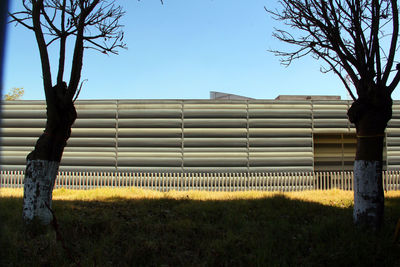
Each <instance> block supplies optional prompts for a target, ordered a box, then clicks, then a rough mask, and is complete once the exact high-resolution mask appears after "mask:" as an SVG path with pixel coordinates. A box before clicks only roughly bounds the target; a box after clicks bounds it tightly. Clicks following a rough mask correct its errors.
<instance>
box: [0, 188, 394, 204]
mask: <svg viewBox="0 0 400 267" xmlns="http://www.w3.org/2000/svg"><path fill="white" fill-rule="evenodd" d="M276 195H283V196H285V197H287V198H290V199H297V200H303V201H312V202H318V203H321V204H324V205H332V204H334V205H335V206H336V205H338V201H340V202H342V203H343V206H348V205H349V204H351V202H352V201H353V192H352V191H342V190H327V191H300V192H284V193H282V192H264V191H244V192H209V191H169V192H159V191H154V190H145V189H138V188H97V189H92V190H69V189H55V190H54V191H53V199H54V200H84V201H94V200H97V201H107V200H112V199H115V198H119V199H161V198H168V199H191V200H204V201H206V200H225V201H226V200H237V199H260V198H269V197H274V196H276ZM22 196H23V189H22V188H20V189H10V188H1V189H0V197H22ZM385 196H386V197H400V191H389V192H387V193H386V194H385ZM339 206H341V205H340V204H339Z"/></svg>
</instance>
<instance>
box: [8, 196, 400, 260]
mask: <svg viewBox="0 0 400 267" xmlns="http://www.w3.org/2000/svg"><path fill="white" fill-rule="evenodd" d="M0 194H1V195H0V196H1V198H0V223H1V224H0V225H1V227H2V229H1V233H0V234H1V242H2V244H0V245H1V249H0V253H1V255H0V265H1V266H74V262H73V261H72V260H71V259H70V258H68V257H67V253H66V251H65V250H64V249H63V248H62V246H61V244H60V242H57V241H56V237H55V234H54V232H53V231H51V230H49V231H47V232H46V233H45V234H42V235H38V236H36V237H34V238H30V239H26V238H25V234H24V228H23V224H22V221H21V205H22V198H21V196H22V190H7V189H1V190H0ZM352 205H353V202H352V193H351V192H344V191H309V192H299V193H285V194H272V193H262V192H243V193H240V192H239V193H219V192H214V193H207V192H196V191H192V192H169V193H160V192H154V191H146V190H138V189H120V190H117V189H101V190H90V191H70V190H55V192H54V202H53V209H54V211H55V213H56V216H57V219H58V222H59V224H60V231H61V233H62V235H63V238H64V239H65V243H66V244H67V247H68V249H69V250H70V251H71V252H72V253H73V257H74V258H75V259H76V261H78V262H79V263H81V265H82V266H245V265H247V266H338V265H342V266H400V245H399V244H398V243H397V244H394V243H393V234H394V227H395V225H396V222H397V219H398V218H399V217H400V192H395V193H390V194H389V195H387V196H386V203H385V208H386V210H385V212H386V213H385V225H384V228H383V229H382V230H381V232H379V233H378V234H375V233H371V232H368V231H365V230H363V229H358V228H355V227H354V226H353V225H352ZM36 255H39V257H37V256H36Z"/></svg>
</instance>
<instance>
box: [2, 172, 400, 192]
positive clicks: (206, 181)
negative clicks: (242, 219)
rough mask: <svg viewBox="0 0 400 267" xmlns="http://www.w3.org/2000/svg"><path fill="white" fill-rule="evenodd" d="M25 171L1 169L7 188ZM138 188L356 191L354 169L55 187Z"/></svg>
mask: <svg viewBox="0 0 400 267" xmlns="http://www.w3.org/2000/svg"><path fill="white" fill-rule="evenodd" d="M24 175H25V174H24V172H23V171H1V172H0V177H1V183H0V186H1V187H3V188H21V187H23V180H24ZM383 186H384V189H385V190H386V191H390V190H400V171H385V172H383ZM98 187H137V188H144V189H152V190H159V191H169V190H179V191H182V190H208V191H246V190H259V191H281V192H287V191H303V190H328V189H335V188H336V189H341V190H353V172H307V173H98V172H88V173H86V172H59V174H58V177H57V180H56V184H55V188H67V189H93V188H98Z"/></svg>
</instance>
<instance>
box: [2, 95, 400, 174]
mask: <svg viewBox="0 0 400 267" xmlns="http://www.w3.org/2000/svg"><path fill="white" fill-rule="evenodd" d="M350 104H351V102H350V101H344V100H342V101H316V100H307V101H283V100H86V101H85V100H84V101H82V100H81V101H77V102H76V109H77V112H78V118H77V120H76V122H75V124H74V126H73V129H72V135H71V138H70V139H69V141H68V145H67V147H66V148H65V152H64V155H63V159H62V162H61V166H60V170H64V171H110V172H114V171H120V172H248V171H250V172H281V171H282V172H284V171H292V172H293V171H295V172H301V171H313V170H314V167H315V166H314V165H315V160H317V159H318V161H320V162H324V161H332V160H333V161H335V160H336V159H332V153H331V148H330V145H329V143H331V142H336V141H334V140H333V139H332V140H333V141H332V140H331V139H330V138H329V137H328V135H329V134H347V133H352V134H354V133H355V130H354V127H352V125H350V123H349V122H348V120H347V116H346V112H347V109H348V108H349V106H350ZM45 108H46V107H45V103H44V101H24V100H22V101H6V102H3V121H2V123H3V124H2V133H1V136H2V145H1V159H2V167H1V168H2V170H23V169H24V168H25V158H26V155H27V154H28V153H29V152H30V151H31V150H32V149H33V147H34V144H35V142H36V140H37V138H38V137H39V135H40V134H41V133H42V132H43V129H44V126H45V117H46V116H45V115H46V114H45ZM387 133H388V134H387V135H388V136H387V157H388V159H387V164H388V169H393V168H398V167H399V166H400V105H399V103H398V102H396V103H395V105H394V114H393V119H392V121H391V122H390V124H389V127H388V130H387ZM317 135H318V138H316V136H317ZM324 135H327V137H326V138H324ZM321 140H322V141H321ZM324 140H325V141H324ZM326 140H330V141H326ZM314 142H322V143H321V144H320V146H319V147H320V148H321V149H320V148H319V150H318V153H317V154H315V153H314V146H315V144H314ZM324 142H325V143H324ZM349 142H350V143H351V142H353V143H354V141H349ZM349 151H350V150H349ZM349 151H347V152H346V151H345V152H342V155H344V154H346V157H347V158H349V159H350V160H351V158H352V157H354V156H353V155H352V153H353V152H351V151H350V152H349ZM342 158H343V156H342ZM342 161H343V159H342ZM334 164H336V163H334ZM338 164H339V163H337V164H336V165H337V166H336V165H335V168H336V169H338V168H340V166H339V165H338Z"/></svg>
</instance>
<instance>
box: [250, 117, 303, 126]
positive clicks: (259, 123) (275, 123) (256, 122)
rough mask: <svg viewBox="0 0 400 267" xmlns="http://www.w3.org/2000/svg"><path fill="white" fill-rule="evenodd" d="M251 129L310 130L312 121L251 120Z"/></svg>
mask: <svg viewBox="0 0 400 267" xmlns="http://www.w3.org/2000/svg"><path fill="white" fill-rule="evenodd" d="M249 126H250V127H263V128H268V127H277V128H297V127H298V128H310V127H311V119H249Z"/></svg>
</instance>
